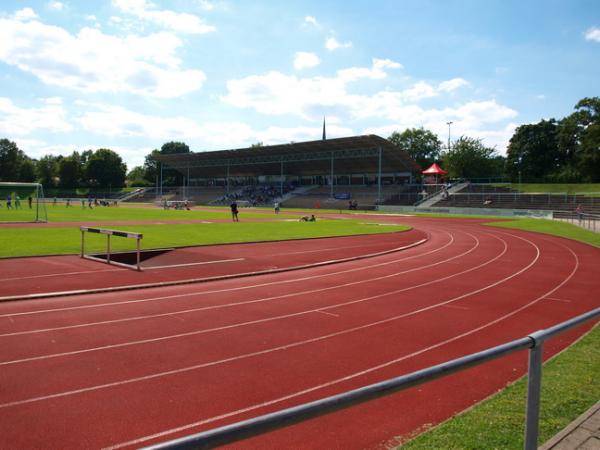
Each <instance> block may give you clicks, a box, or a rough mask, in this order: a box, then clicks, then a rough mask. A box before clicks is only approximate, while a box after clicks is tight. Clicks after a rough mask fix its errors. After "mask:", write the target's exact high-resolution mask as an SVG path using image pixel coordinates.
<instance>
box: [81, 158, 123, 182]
mask: <svg viewBox="0 0 600 450" xmlns="http://www.w3.org/2000/svg"><path fill="white" fill-rule="evenodd" d="M85 173H86V178H87V179H88V181H89V183H90V184H91V185H92V186H100V187H109V186H113V187H121V186H124V185H125V174H126V173H127V166H126V165H125V163H124V162H123V160H122V159H121V157H120V156H119V155H118V154H117V153H115V152H114V151H112V150H110V149H107V148H100V149H98V150H96V151H95V152H94V153H93V154H92V155H91V156H90V157H89V159H88V162H87V165H86V168H85Z"/></svg>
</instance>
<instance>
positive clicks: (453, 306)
mask: <svg viewBox="0 0 600 450" xmlns="http://www.w3.org/2000/svg"><path fill="white" fill-rule="evenodd" d="M444 308H451V309H463V310H469V309H471V308H467V307H465V306H458V305H444Z"/></svg>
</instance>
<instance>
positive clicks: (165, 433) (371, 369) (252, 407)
mask: <svg viewBox="0 0 600 450" xmlns="http://www.w3.org/2000/svg"><path fill="white" fill-rule="evenodd" d="M559 245H562V244H559ZM562 246H563V247H565V248H566V249H567V250H569V251H570V252H571V254H572V255H573V256H574V257H575V267H574V268H573V270H572V271H571V273H570V274H569V275H568V276H567V277H566V278H565V279H564V280H563V281H561V282H560V283H559V284H558V285H556V286H555V287H554V288H553V289H551V290H550V291H548V292H546V293H545V294H544V295H541V296H540V297H538V298H536V299H534V300H532V301H531V302H529V303H527V304H525V305H523V306H521V307H520V308H517V309H515V310H514V311H512V312H510V313H507V314H505V315H504V316H501V317H499V318H497V319H495V320H492V321H491V322H488V323H485V324H483V325H481V326H479V327H477V328H473V329H472V330H470V331H466V332H464V333H461V334H458V335H456V336H453V337H451V338H449V339H446V340H444V341H440V342H438V343H437V344H433V345H431V346H429V347H425V348H423V349H421V350H417V351H415V352H413V353H410V354H408V355H404V356H401V357H399V358H396V359H392V360H390V361H386V362H384V363H382V364H379V365H377V366H373V367H369V368H368V369H365V370H362V371H360V372H355V373H352V374H349V375H346V376H345V377H342V378H338V379H335V380H331V381H328V382H326V383H322V384H319V385H316V386H313V387H310V388H307V389H304V390H302V391H297V392H293V393H291V394H288V395H286V396H283V397H279V398H275V399H272V400H269V401H266V402H262V403H257V404H254V405H250V406H247V407H245V408H241V409H238V410H235V411H230V412H228V413H224V414H220V415H218V416H213V417H209V418H207V419H203V420H199V421H197V422H193V423H189V424H186V425H182V426H179V427H176V428H171V429H168V430H164V431H161V432H159V433H155V434H152V435H148V436H143V437H140V438H137V439H133V440H131V441H127V442H121V443H119V444H115V445H112V446H110V447H105V448H103V449H102V450H116V449H118V448H122V447H126V446H129V445H134V444H139V443H142V442H146V441H149V440H152V439H156V438H162V437H164V436H168V435H170V434H174V433H179V432H181V431H185V430H189V429H191V428H196V427H199V426H201V425H206V424H208V423H211V422H216V421H218V420H222V419H227V418H229V417H233V416H237V415H240V414H243V413H247V412H250V411H254V410H256V409H260V408H264V407H266V406H272V405H274V404H277V403H281V402H283V401H286V400H290V399H292V398H296V397H299V396H302V395H305V394H309V393H312V392H314V391H317V390H321V389H323V388H327V387H330V386H333V385H336V384H339V383H342V382H344V381H349V380H352V379H354V378H358V377H360V376H362V375H366V374H368V373H371V372H375V371H377V370H380V369H383V368H385V367H389V366H391V365H394V364H397V363H399V362H401V361H404V360H406V359H409V358H413V357H415V356H419V355H421V354H423V353H425V352H428V351H430V350H435V349H436V348H439V347H443V346H444V345H447V344H450V343H452V342H455V341H457V340H459V339H462V338H464V337H466V336H469V335H472V334H475V333H477V332H479V331H481V330H483V329H485V328H488V327H490V326H492V325H495V324H497V323H499V322H501V321H504V320H506V319H508V318H509V317H512V316H514V315H515V314H517V313H519V312H521V311H523V310H525V309H526V308H529V307H531V306H533V305H534V304H535V303H538V302H539V301H540V300H543V298H544V297H545V296H546V295H552V293H554V292H556V291H557V290H558V289H560V288H561V287H562V286H563V285H564V284H565V283H567V282H568V281H569V280H570V279H571V278H573V275H575V273H576V272H577V269H578V268H579V258H578V257H577V255H576V254H575V253H574V252H573V251H572V250H571V249H570V248H568V247H566V246H564V245H562Z"/></svg>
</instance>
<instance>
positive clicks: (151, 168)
mask: <svg viewBox="0 0 600 450" xmlns="http://www.w3.org/2000/svg"><path fill="white" fill-rule="evenodd" d="M177 153H190V147H189V146H188V145H187V144H185V143H183V142H173V141H171V142H166V143H164V144H163V145H162V147H161V148H160V150H152V153H150V154H149V155H146V158H145V160H144V179H146V181H147V182H148V183H150V184H154V183H156V180H157V178H158V177H159V173H160V165H159V164H158V162H157V161H156V159H155V157H156V156H158V155H173V154H177ZM162 182H163V184H164V185H165V186H181V185H182V184H183V175H182V174H181V173H179V172H178V171H177V170H174V169H163V172H162Z"/></svg>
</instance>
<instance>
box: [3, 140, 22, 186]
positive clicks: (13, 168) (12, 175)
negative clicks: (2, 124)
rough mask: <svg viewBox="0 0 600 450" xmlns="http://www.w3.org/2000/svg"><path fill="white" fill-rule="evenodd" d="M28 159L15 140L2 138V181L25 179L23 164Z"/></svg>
mask: <svg viewBox="0 0 600 450" xmlns="http://www.w3.org/2000/svg"><path fill="white" fill-rule="evenodd" d="M27 159H28V158H27V156H25V153H23V151H22V150H19V147H17V144H15V143H14V142H13V141H9V140H8V139H0V181H23V180H21V177H20V175H21V166H22V164H23V162H24V161H26V160H27Z"/></svg>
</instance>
